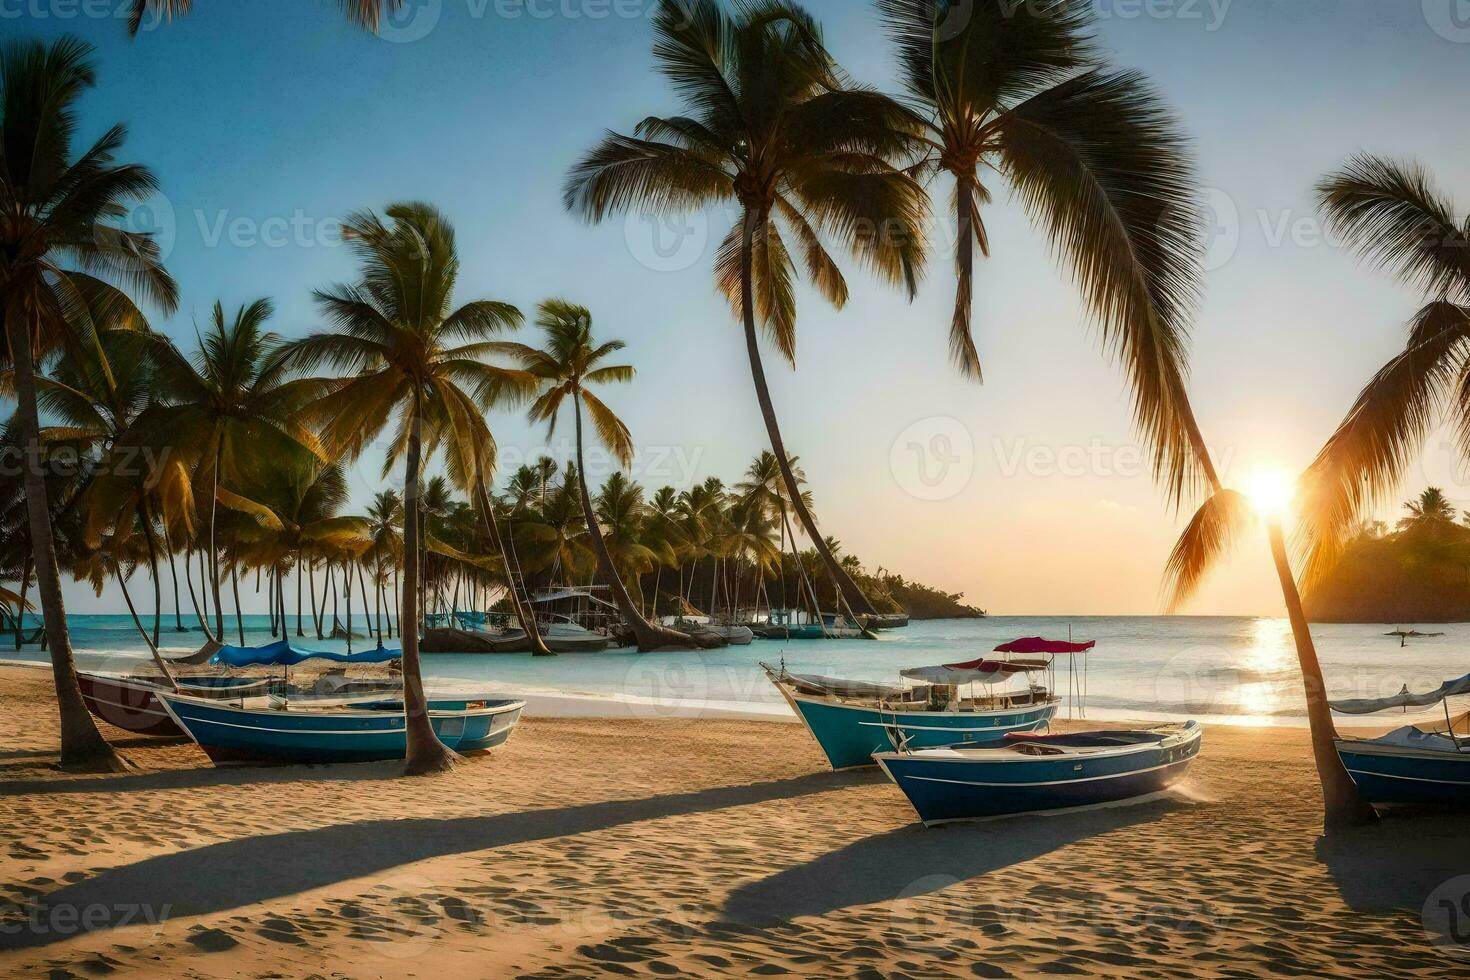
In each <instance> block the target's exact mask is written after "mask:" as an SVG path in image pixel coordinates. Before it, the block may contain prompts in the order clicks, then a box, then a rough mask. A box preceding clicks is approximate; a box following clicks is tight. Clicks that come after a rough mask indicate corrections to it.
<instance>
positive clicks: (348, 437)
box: [288, 202, 535, 774]
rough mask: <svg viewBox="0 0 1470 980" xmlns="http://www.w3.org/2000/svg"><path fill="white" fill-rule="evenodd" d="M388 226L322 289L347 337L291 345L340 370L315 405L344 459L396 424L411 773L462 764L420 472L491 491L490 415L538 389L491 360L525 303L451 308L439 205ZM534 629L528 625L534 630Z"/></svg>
mask: <svg viewBox="0 0 1470 980" xmlns="http://www.w3.org/2000/svg"><path fill="white" fill-rule="evenodd" d="M386 215H387V218H388V222H389V223H386V224H385V223H384V221H383V220H382V219H381V218H379V217H378V215H376V214H374V213H372V212H371V211H362V212H358V213H356V214H353V215H351V216H349V217H348V219H347V220H346V222H345V224H344V233H345V235H346V236H347V238H348V240H349V241H350V242H351V243H352V247H353V250H354V252H355V254H356V256H357V258H358V260H359V262H360V266H361V269H360V271H361V280H360V282H359V283H358V284H356V285H339V286H335V287H333V288H331V289H325V290H319V291H318V292H317V294H316V298H317V302H318V304H319V305H320V307H321V309H322V311H323V313H324V314H325V315H326V317H327V319H328V320H329V321H330V322H331V323H332V324H333V325H334V326H335V327H336V328H337V332H323V333H316V334H312V335H311V336H308V337H305V338H302V339H301V340H298V341H295V342H293V343H292V344H290V345H289V348H288V352H289V359H290V362H291V363H292V364H293V365H294V366H295V367H297V368H299V369H300V370H303V371H313V370H316V369H318V368H320V367H328V368H331V369H332V370H334V371H336V372H337V373H339V374H340V375H341V377H340V380H336V381H333V382H331V383H330V384H331V388H332V390H331V391H330V393H329V394H327V395H326V396H325V397H323V398H322V399H321V400H320V401H319V402H318V403H317V404H316V405H315V406H314V409H313V414H314V415H315V417H316V418H317V419H319V420H320V422H321V439H322V442H323V443H324V444H325V445H326V446H327V447H329V448H330V450H331V453H332V455H333V457H334V458H335V457H338V456H346V457H349V458H355V457H357V456H359V455H361V453H362V452H363V451H364V450H365V449H366V448H367V446H368V444H369V442H370V441H371V440H372V439H374V438H375V437H376V436H377V435H378V433H380V432H382V431H383V430H384V429H385V428H387V427H388V426H390V425H392V427H393V436H392V442H391V444H390V446H389V449H388V453H387V460H386V463H385V466H387V467H391V466H392V465H393V463H394V462H395V461H397V460H399V459H402V460H403V466H404V483H403V512H404V515H403V602H402V607H401V612H400V615H399V620H398V622H399V626H400V629H401V630H402V635H401V639H402V641H403V689H404V710H405V714H406V719H407V720H406V727H407V732H408V752H407V759H406V760H405V761H406V771H407V772H408V773H410V774H417V773H429V772H438V771H443V770H447V769H449V768H451V767H452V766H453V765H454V761H455V759H456V758H457V757H456V756H455V754H454V753H453V752H451V751H450V750H449V749H448V748H446V747H445V746H444V744H443V743H442V742H440V741H439V739H438V738H436V737H435V735H434V730H433V728H432V727H431V726H430V724H429V717H428V710H427V704H426V701H425V699H424V685H423V677H422V675H421V673H420V669H419V636H418V621H419V597H418V589H417V583H418V581H419V576H420V571H419V549H420V540H419V522H418V520H417V515H418V512H419V494H420V489H419V474H420V470H421V468H422V465H423V463H424V461H425V460H426V459H431V458H432V457H433V456H434V455H435V453H436V452H437V451H439V450H440V449H443V451H444V454H445V457H446V459H447V461H448V464H449V467H450V470H451V471H452V472H453V473H455V474H456V476H457V482H459V483H460V485H462V486H467V487H473V488H476V491H477V492H478V493H481V494H483V493H484V487H485V485H486V484H487V483H488V481H489V479H490V476H491V473H490V471H491V469H492V468H493V466H494V453H495V442H494V439H493V438H492V437H491V435H490V429H489V427H488V426H487V425H486V423H485V417H484V415H485V412H487V411H489V410H491V409H493V408H495V407H496V406H498V405H500V404H502V403H504V402H505V401H506V400H507V399H509V398H511V397H515V396H518V395H523V394H526V393H528V392H529V391H531V390H533V389H534V385H535V382H534V379H532V378H530V377H529V376H527V375H525V374H522V373H520V372H516V371H512V370H508V369H506V368H502V367H497V366H494V365H492V364H489V363H487V362H486V361H484V360H482V358H483V357H485V356H487V355H490V354H493V353H496V352H497V351H499V350H501V349H503V347H504V346H505V345H503V344H499V343H497V342H496V341H494V340H492V339H490V338H492V337H494V336H495V335H497V334H499V333H501V332H502V331H505V330H507V329H511V328H514V327H516V326H518V325H519V324H520V321H521V314H520V311H519V310H517V309H516V308H515V307H513V306H511V305H509V304H507V303H502V302H498V301H495V300H475V301H472V302H469V303H466V304H464V305H463V306H460V307H458V308H457V309H456V308H452V307H451V300H452V297H453V293H454V287H455V284H456V282H457V280H458V275H459V258H458V256H457V254H456V251H455V245H454V230H453V228H452V227H451V226H450V224H449V222H448V220H447V219H446V218H445V217H444V216H443V215H442V214H441V213H440V212H439V211H437V210H436V209H434V208H433V207H431V206H430V205H427V204H423V203H417V202H410V203H401V204H394V205H391V206H390V207H389V208H388V209H387V211H386ZM528 625H529V624H528Z"/></svg>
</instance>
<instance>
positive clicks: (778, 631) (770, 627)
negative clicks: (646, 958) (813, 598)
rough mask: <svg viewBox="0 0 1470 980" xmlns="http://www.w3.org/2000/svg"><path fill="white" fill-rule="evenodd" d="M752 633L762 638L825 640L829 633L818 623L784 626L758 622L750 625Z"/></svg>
mask: <svg viewBox="0 0 1470 980" xmlns="http://www.w3.org/2000/svg"><path fill="white" fill-rule="evenodd" d="M748 628H749V629H750V631H751V633H752V634H754V635H755V636H758V637H760V638H761V639H762V640H825V639H826V638H827V634H826V633H825V632H823V631H822V627H821V626H820V625H818V624H816V623H804V624H802V625H800V626H782V625H780V624H772V623H757V624H755V625H752V626H750V627H748Z"/></svg>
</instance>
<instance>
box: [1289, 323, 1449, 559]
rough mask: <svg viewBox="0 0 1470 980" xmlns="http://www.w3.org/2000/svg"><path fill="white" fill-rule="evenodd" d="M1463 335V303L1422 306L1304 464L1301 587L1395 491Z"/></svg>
mask: <svg viewBox="0 0 1470 980" xmlns="http://www.w3.org/2000/svg"><path fill="white" fill-rule="evenodd" d="M1467 341H1470V316H1467V313H1466V311H1465V310H1464V309H1462V308H1461V307H1458V306H1455V305H1454V304H1452V303H1446V302H1442V301H1437V302H1433V303H1429V304H1428V305H1426V306H1425V307H1424V308H1423V309H1421V310H1420V311H1419V313H1418V314H1417V315H1416V316H1415V318H1414V321H1413V323H1412V324H1411V327H1410V340H1409V344H1408V345H1407V346H1406V347H1405V349H1404V351H1403V352H1402V353H1401V354H1399V355H1398V356H1396V357H1394V358H1393V359H1392V360H1390V361H1389V362H1388V363H1387V364H1385V365H1384V366H1383V367H1382V368H1380V369H1379V370H1378V372H1377V373H1376V374H1375V375H1374V376H1373V378H1372V380H1371V381H1369V382H1368V385H1367V387H1365V388H1364V389H1363V391H1362V392H1361V393H1360V394H1359V395H1358V397H1357V400H1356V401H1355V402H1354V403H1353V407H1352V409H1351V410H1349V412H1348V414H1347V416H1346V417H1345V418H1344V419H1343V420H1342V422H1341V423H1340V424H1339V425H1338V427H1337V431H1335V432H1334V433H1333V434H1332V436H1331V438H1329V439H1328V440H1327V443H1326V444H1325V445H1324V446H1323V447H1322V450H1321V452H1319V453H1318V454H1317V458H1316V459H1315V460H1314V461H1313V462H1312V465H1311V466H1310V467H1309V468H1308V470H1307V473H1306V476H1305V478H1304V482H1303V487H1304V493H1303V501H1302V503H1303V506H1302V514H1301V524H1300V529H1299V532H1298V536H1299V539H1300V546H1301V548H1302V549H1303V550H1304V551H1305V553H1306V556H1307V561H1306V568H1305V573H1306V575H1305V577H1306V582H1307V584H1308V586H1309V587H1310V585H1312V584H1314V583H1318V582H1320V581H1321V580H1322V578H1323V576H1325V575H1326V573H1327V572H1328V571H1330V569H1331V568H1332V566H1333V564H1334V563H1335V561H1336V559H1337V558H1338V557H1339V556H1340V554H1341V547H1342V545H1343V543H1344V541H1345V539H1346V537H1347V536H1348V534H1349V533H1350V531H1351V530H1352V528H1354V527H1355V526H1356V525H1357V524H1358V522H1359V521H1361V520H1362V519H1363V518H1364V517H1365V516H1366V515H1367V514H1369V513H1371V512H1372V511H1373V510H1374V509H1375V508H1376V507H1378V506H1379V505H1380V504H1382V503H1383V502H1385V501H1386V500H1387V499H1388V495H1389V494H1391V493H1393V492H1395V491H1396V490H1397V488H1398V484H1399V481H1400V479H1401V478H1402V477H1403V474H1404V471H1405V469H1406V468H1407V467H1408V466H1409V465H1410V464H1411V463H1412V461H1413V460H1414V458H1415V457H1416V456H1417V454H1418V453H1419V451H1420V449H1421V448H1422V446H1423V443H1424V439H1425V437H1426V436H1427V435H1428V433H1429V429H1430V427H1431V426H1432V425H1433V424H1434V422H1435V420H1436V419H1437V418H1439V417H1440V413H1441V412H1442V410H1443V409H1444V407H1445V403H1446V400H1447V399H1448V397H1449V395H1450V392H1451V390H1452V389H1453V387H1454V385H1455V381H1456V379H1457V378H1458V377H1459V376H1460V375H1461V374H1462V373H1463V372H1464V371H1465V358H1466V355H1467V352H1470V344H1467ZM1463 425H1464V423H1463V422H1462V431H1463Z"/></svg>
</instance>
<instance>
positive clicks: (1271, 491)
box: [1246, 469, 1296, 515]
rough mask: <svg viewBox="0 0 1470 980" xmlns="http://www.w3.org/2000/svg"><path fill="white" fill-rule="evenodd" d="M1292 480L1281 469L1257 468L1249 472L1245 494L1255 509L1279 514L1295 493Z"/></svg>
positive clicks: (1268, 513)
mask: <svg viewBox="0 0 1470 980" xmlns="http://www.w3.org/2000/svg"><path fill="white" fill-rule="evenodd" d="M1295 490H1296V488H1295V487H1294V486H1293V485H1292V480H1291V478H1290V477H1288V476H1287V475H1286V474H1285V473H1284V472H1282V471H1281V470H1268V469H1262V470H1257V471H1255V472H1254V473H1253V474H1251V478H1250V482H1249V483H1248V484H1247V488H1246V496H1248V497H1249V498H1250V501H1251V505H1252V506H1254V507H1255V509H1256V510H1257V511H1259V512H1260V513H1262V514H1267V515H1279V514H1280V513H1282V512H1283V511H1284V510H1286V507H1287V505H1288V504H1290V503H1291V498H1292V496H1293V494H1294V493H1295Z"/></svg>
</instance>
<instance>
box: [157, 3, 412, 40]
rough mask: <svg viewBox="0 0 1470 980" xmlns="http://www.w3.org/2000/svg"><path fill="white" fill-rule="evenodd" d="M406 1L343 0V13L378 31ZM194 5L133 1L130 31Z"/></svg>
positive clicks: (355, 22) (350, 18) (351, 20)
mask: <svg viewBox="0 0 1470 980" xmlns="http://www.w3.org/2000/svg"><path fill="white" fill-rule="evenodd" d="M403 4H404V0H339V5H340V6H341V7H342V12H343V13H344V14H345V15H346V16H347V20H348V21H349V22H350V23H353V24H356V25H357V26H359V27H362V28H365V29H367V30H369V31H373V32H374V33H376V32H377V30H378V25H379V24H381V23H382V20H383V11H384V9H385V8H386V10H387V11H388V12H389V13H396V12H398V11H399V10H400V9H402V7H403ZM193 6H194V0H133V5H132V8H131V9H130V10H129V11H128V34H129V36H134V37H135V36H137V33H138V30H139V29H140V28H141V27H142V26H143V18H144V17H147V16H151V17H152V18H153V20H154V21H155V22H157V21H159V20H166V21H171V20H173V19H174V17H176V16H178V17H182V16H183V15H184V14H187V13H188V12H189V11H190V10H191V9H192V8H193Z"/></svg>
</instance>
